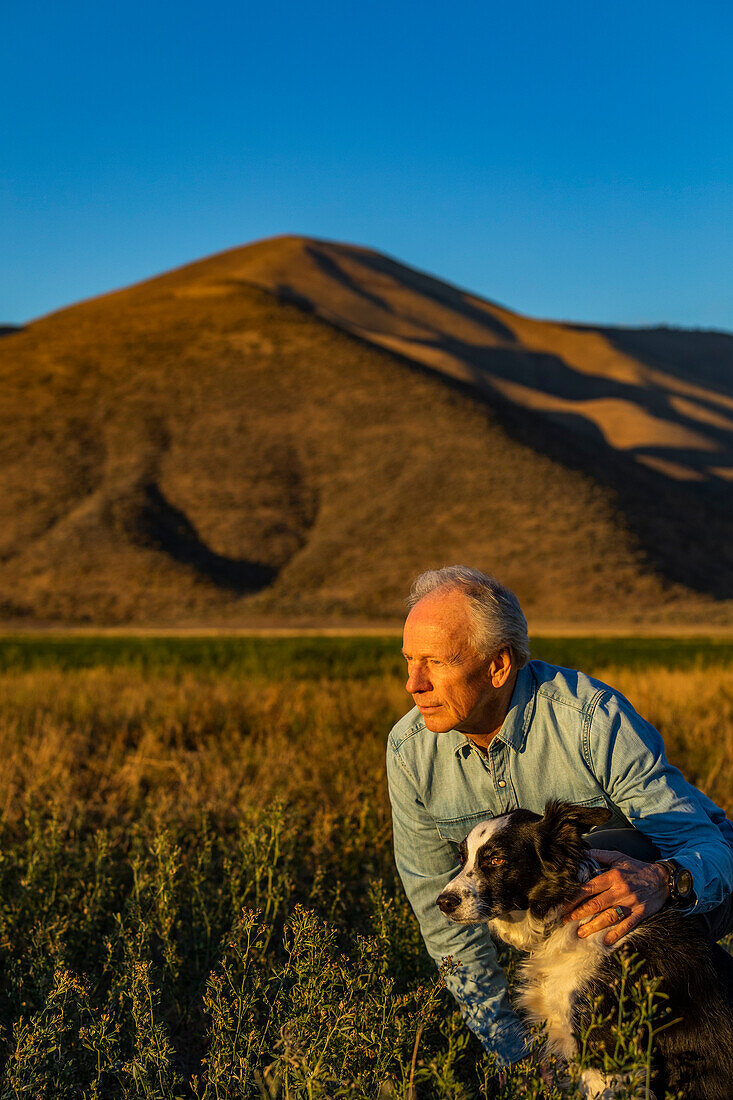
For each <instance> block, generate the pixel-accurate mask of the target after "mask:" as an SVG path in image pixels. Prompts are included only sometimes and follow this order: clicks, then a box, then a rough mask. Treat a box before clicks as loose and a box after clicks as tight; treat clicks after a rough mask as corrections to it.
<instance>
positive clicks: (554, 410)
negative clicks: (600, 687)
mask: <svg viewBox="0 0 733 1100" xmlns="http://www.w3.org/2000/svg"><path fill="white" fill-rule="evenodd" d="M732 349H733V337H731V336H727V335H725V334H716V333H712V334H711V333H677V332H675V331H670V330H658V331H655V330H638V331H637V330H612V329H606V330H601V329H593V328H589V327H587V326H584V327H581V326H572V325H563V324H558V323H552V322H540V321H532V320H530V319H528V318H523V317H521V316H520V315H518V314H515V313H512V312H511V311H509V310H506V309H503V308H502V307H499V306H496V305H494V304H492V303H489V302H485V301H482V300H481V299H478V298H476V297H474V296H471V295H468V294H466V293H464V292H462V291H459V290H457V289H456V288H453V287H451V286H448V285H447V284H445V283H441V282H440V281H438V280H436V279H432V278H430V277H428V276H425V275H422V274H421V273H418V272H415V271H413V270H412V269H410V268H407V267H404V266H403V265H400V264H398V263H396V262H395V261H393V260H390V259H388V258H387V257H384V256H381V255H380V254H378V253H374V252H370V251H367V250H364V249H357V248H352V247H350V246H344V245H335V244H328V243H325V242H319V241H311V240H308V239H304V238H280V239H276V240H272V241H265V242H261V243H258V244H255V245H251V246H248V247H245V248H241V249H235V250H233V251H231V252H227V253H223V254H220V255H218V256H214V257H211V258H209V259H207V260H203V261H200V262H198V263H196V264H192V265H190V266H188V267H185V268H182V269H179V270H177V271H174V272H170V273H168V274H166V275H163V276H160V277H158V278H155V279H152V280H150V281H148V282H146V283H143V284H140V285H137V286H133V287H130V288H128V289H125V290H122V291H119V292H116V293H114V294H110V295H107V296H105V297H103V298H99V299H96V300H92V301H88V302H84V303H81V304H79V305H77V306H74V307H72V308H70V309H66V310H63V311H61V312H60V313H57V314H53V315H51V316H49V317H46V318H43V319H41V320H39V321H36V322H34V323H33V324H31V325H29V326H27V327H26V329H24V330H23V331H17V332H10V333H8V334H6V335H4V336H3V337H2V340H1V341H0V371H1V372H2V381H3V394H4V401H3V403H2V408H1V410H0V418H1V421H2V433H1V435H0V440H1V442H0V449H1V453H0V459H1V461H0V487H1V489H2V492H1V493H0V604H1V609H0V613H1V614H2V616H3V617H4V618H5V619H6V620H7V621H16V622H38V621H43V622H62V623H100V624H101V623H134V624H159V625H165V624H171V625H173V624H192V625H206V624H208V625H221V626H227V625H229V626H235V625H247V624H262V623H265V622H272V623H278V622H289V621H296V622H308V621H311V622H318V623H322V622H329V621H330V622H344V621H356V620H363V619H364V618H367V619H371V620H376V621H385V620H389V619H394V618H397V617H398V616H399V615H400V614H401V600H402V597H403V594H404V589H405V586H406V584H407V583H408V580H409V577H410V576H411V575H412V574H413V573H414V572H416V571H418V570H419V569H421V568H424V567H428V566H431V565H435V564H443V563H445V562H450V561H466V562H469V563H474V564H477V565H479V566H481V567H483V568H485V569H488V570H491V571H494V572H495V573H497V574H498V575H499V576H501V577H502V578H504V579H505V580H507V581H508V583H510V584H511V585H513V586H514V587H515V588H516V590H517V591H518V593H519V595H520V596H521V598H522V600H523V602H524V604H525V606H526V608H527V610H528V612H529V613H530V615H531V616H532V617H533V618H534V619H542V620H543V621H549V620H555V621H563V622H572V621H583V622H598V623H604V624H606V623H609V622H627V623H634V622H637V623H642V622H644V623H646V622H649V621H655V622H660V623H668V624H673V623H677V622H679V621H692V620H694V621H697V622H700V623H711V624H713V623H723V622H729V621H730V618H731V616H730V608H731V605H730V603H729V601H730V599H731V597H733V555H732V553H731V549H730V547H731V545H732V540H731V509H730V497H729V494H730V474H731V469H732V468H733V449H732V445H731V439H732V437H733V436H732V432H731V427H732V426H733V389H732V388H731V377H732V376H733V370H732V369H731V367H730V364H731V362H732V361H733V350H732Z"/></svg>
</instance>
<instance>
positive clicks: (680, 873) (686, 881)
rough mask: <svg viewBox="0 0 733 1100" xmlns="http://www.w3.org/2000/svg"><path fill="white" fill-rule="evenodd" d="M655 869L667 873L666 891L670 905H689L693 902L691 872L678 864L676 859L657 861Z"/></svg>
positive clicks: (693, 892)
mask: <svg viewBox="0 0 733 1100" xmlns="http://www.w3.org/2000/svg"><path fill="white" fill-rule="evenodd" d="M656 863H657V867H663V868H664V870H665V871H666V872H667V889H668V890H669V900H670V902H671V903H672V905H680V906H681V905H690V903H691V902H694V901H695V891H694V889H693V883H692V872H691V871H688V870H687V868H686V867H683V866H682V864H681V863H678V862H677V860H676V859H658V860H657V861H656Z"/></svg>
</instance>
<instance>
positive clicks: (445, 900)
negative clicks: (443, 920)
mask: <svg viewBox="0 0 733 1100" xmlns="http://www.w3.org/2000/svg"><path fill="white" fill-rule="evenodd" d="M460 904H461V899H460V898H459V897H458V894H453V893H451V892H450V891H447V892H446V893H443V894H441V895H440V896H439V897H438V901H437V906H438V908H439V909H440V911H441V912H442V913H445V915H446V916H448V915H449V914H450V913H452V912H454V910H456V909H457V908H458V906H459V905H460Z"/></svg>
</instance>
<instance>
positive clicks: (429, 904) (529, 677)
mask: <svg viewBox="0 0 733 1100" xmlns="http://www.w3.org/2000/svg"><path fill="white" fill-rule="evenodd" d="M408 606H409V607H410V612H409V615H408V616H407V620H406V622H405V631H404V649H403V652H404V656H405V659H406V661H407V670H408V678H407V685H406V686H407V691H408V692H409V693H410V695H412V698H413V700H414V702H415V707H414V708H413V709H412V710H411V711H410V712H409V713H408V714H406V715H405V717H404V718H402V719H401V721H399V722H398V723H397V725H396V726H395V727H394V728H393V730H392V731H391V733H390V736H389V743H388V749H387V771H388V778H389V791H390V798H391V802H392V814H393V824H394V844H395V859H396V863H397V868H398V870H399V873H400V876H401V878H402V882H403V884H404V887H405V891H406V893H407V896H408V898H409V900H410V903H411V905H412V907H413V909H414V911H415V914H416V915H417V918H418V920H419V922H420V928H421V930H422V934H423V937H424V939H425V943H426V945H427V948H428V951H429V952H430V954H431V955H432V957H433V958H434V959H435V960H436V962H438V963H440V961H441V959H442V958H443V957H445V956H447V955H451V956H453V957H454V958H455V959H457V960H460V962H461V964H462V965H461V967H460V969H459V970H458V971H457V972H456V973H455V974H454V975H452V976H449V977H448V979H447V982H448V986H449V988H450V990H451V992H452V993H453V994H454V996H455V997H456V999H457V1001H458V1003H459V1005H460V1007H461V1011H462V1012H463V1015H464V1017H465V1019H466V1021H467V1023H468V1025H469V1027H470V1028H471V1029H472V1030H473V1031H474V1032H475V1033H476V1035H477V1036H478V1037H479V1039H480V1040H481V1042H482V1043H483V1045H484V1047H485V1049H486V1050H487V1051H494V1052H495V1053H496V1054H497V1055H498V1057H499V1060H500V1061H501V1062H502V1063H503V1064H511V1063H512V1062H515V1061H518V1060H519V1059H521V1058H523V1057H524V1056H525V1055H526V1053H527V1051H528V1040H527V1036H526V1034H525V1032H524V1030H523V1028H522V1025H521V1023H520V1021H519V1019H518V1018H517V1016H516V1015H515V1014H514V1012H513V1010H512V1008H511V1005H510V1004H509V1000H508V998H507V991H506V980H505V977H504V974H503V972H502V970H501V968H500V967H499V966H498V964H497V960H496V952H495V949H494V945H493V943H492V940H491V937H490V936H489V933H488V930H487V928H486V927H485V926H483V925H479V926H477V927H467V926H461V925H456V924H453V923H451V922H450V921H449V920H448V919H447V918H446V917H445V916H444V915H443V914H442V913H441V912H440V910H439V909H438V908H437V907H436V904H435V903H436V898H437V897H438V894H439V893H440V892H441V890H442V889H443V887H444V886H445V885H446V883H447V882H448V881H449V880H450V879H451V878H452V877H453V876H454V875H455V874H456V873H457V871H458V868H459V861H458V856H457V845H458V844H459V843H460V841H461V840H463V838H464V837H465V836H466V835H467V834H468V833H469V832H470V831H471V829H472V828H473V826H474V825H475V824H476V823H477V822H479V821H482V820H484V819H485V818H489V817H495V816H497V815H498V814H504V813H507V811H509V810H512V809H515V808H517V807H520V806H522V807H524V808H526V809H529V810H534V811H535V812H537V813H542V812H544V808H545V803H546V802H547V801H549V800H550V799H563V800H565V801H569V802H575V803H582V804H583V805H585V806H605V807H606V808H607V809H608V810H609V812H610V815H611V817H610V820H609V826H604V838H603V841H602V843H600V847H601V848H604V849H608V848H613V849H616V850H614V851H595V850H594V855H595V856H596V858H597V860H598V861H599V862H600V863H602V864H603V865H604V866H607V867H608V868H609V870H606V871H604V872H603V873H601V874H599V875H598V876H597V877H596V878H594V879H591V881H590V882H589V883H587V884H586V886H585V887H583V888H581V890H580V893H579V896H578V899H577V900H576V902H575V905H576V908H575V909H573V911H572V917H573V918H575V919H580V918H583V917H587V916H592V917H593V919H592V920H590V921H588V922H587V923H585V924H584V925H582V926H581V928H580V929H579V932H578V934H579V935H581V936H582V935H589V934H590V933H591V932H594V931H597V930H599V929H601V928H604V927H608V929H609V932H608V933H607V934H606V937H605V939H606V942H607V943H614V942H615V941H616V940H618V939H620V938H621V937H622V936H623V935H625V934H626V933H627V932H628V931H630V929H632V928H633V927H634V926H635V925H636V924H638V923H639V921H641V920H643V919H644V917H646V916H649V915H651V914H652V913H655V912H657V910H659V909H660V908H661V907H662V906H663V905H665V904H667V905H670V904H673V905H676V906H678V907H680V908H681V909H683V910H684V911H686V912H689V913H690V914H691V916H690V919H694V920H699V921H701V922H702V923H703V924H704V927H705V929H706V931H707V932H708V934H709V935H711V936H712V937H714V938H716V939H717V938H719V937H720V936H721V935H723V934H725V933H726V932H728V931H730V930H731V928H732V927H733V911H732V910H733V905H732V903H731V890H732V888H733V825H731V823H730V822H729V821H728V820H727V819H726V817H725V814H724V813H723V811H722V810H720V809H719V808H718V807H717V806H715V805H714V804H713V803H712V802H711V801H710V799H708V798H707V797H706V796H705V795H703V794H702V793H701V792H700V791H698V790H697V789H696V788H695V787H692V786H691V785H690V784H689V783H687V782H686V781H685V780H684V779H683V777H682V775H681V774H680V772H679V771H678V770H677V769H676V768H673V767H672V766H671V765H670V764H669V763H668V762H667V759H666V756H665V752H664V745H663V744H662V740H661V738H660V736H659V734H658V733H657V731H656V730H655V729H654V728H653V727H652V726H650V725H649V723H647V722H645V721H644V719H643V718H641V717H640V716H639V715H638V714H637V713H636V711H635V710H634V708H633V707H632V706H631V704H630V703H629V702H628V701H627V700H626V699H625V698H624V697H623V696H622V695H620V694H619V693H618V692H616V691H614V690H613V689H611V688H609V687H607V686H606V685H605V684H602V683H600V682H598V681H597V680H592V679H590V678H589V677H588V676H584V675H583V674H582V673H580V672H572V671H570V670H568V669H563V668H557V667H555V666H553V665H548V664H544V663H543V662H541V661H530V655H529V641H528V637H527V622H526V620H525V617H524V615H523V614H522V610H521V608H520V606H519V603H518V601H517V598H516V596H515V595H514V594H513V593H512V592H510V591H509V590H508V589H507V588H505V587H504V586H503V585H501V584H499V583H498V582H497V581H496V580H494V578H492V577H488V576H486V575H485V574H483V573H479V572H478V571H476V570H472V569H468V568H466V567H465V566H452V567H449V568H445V569H440V570H437V571H433V572H429V573H424V574H422V575H421V576H420V577H418V578H417V580H416V581H415V583H414V584H413V586H412V591H411V594H410V597H409V600H408ZM608 827H610V828H612V829H614V830H619V831H618V832H614V834H613V836H614V841H612V842H610V843H609V842H608V834H607V833H606V832H605V830H606V829H607V828H608ZM623 830H626V832H624V831H623ZM596 835H597V834H596ZM629 837H630V838H631V843H629ZM634 841H636V844H635V845H634V843H633V842H634ZM594 842H595V843H598V841H596V840H595V836H594ZM621 852H625V853H630V854H625V855H622V854H621ZM640 854H641V858H632V857H633V856H639V855H640ZM658 855H660V856H661V857H662V858H661V861H659V862H655V859H656V857H657V856H658ZM645 857H646V858H645Z"/></svg>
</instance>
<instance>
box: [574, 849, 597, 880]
mask: <svg viewBox="0 0 733 1100" xmlns="http://www.w3.org/2000/svg"><path fill="white" fill-rule="evenodd" d="M602 870H603V868H602V867H601V865H600V863H599V862H598V860H597V859H594V858H593V856H592V855H591V854H590V852H588V853H587V855H585V856H583V858H582V860H581V861H580V867H579V868H578V882H579V883H581V885H582V884H583V883H585V882H587V881H588V880H589V879H591V878H595V877H596V875H600V873H601V871H602Z"/></svg>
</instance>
